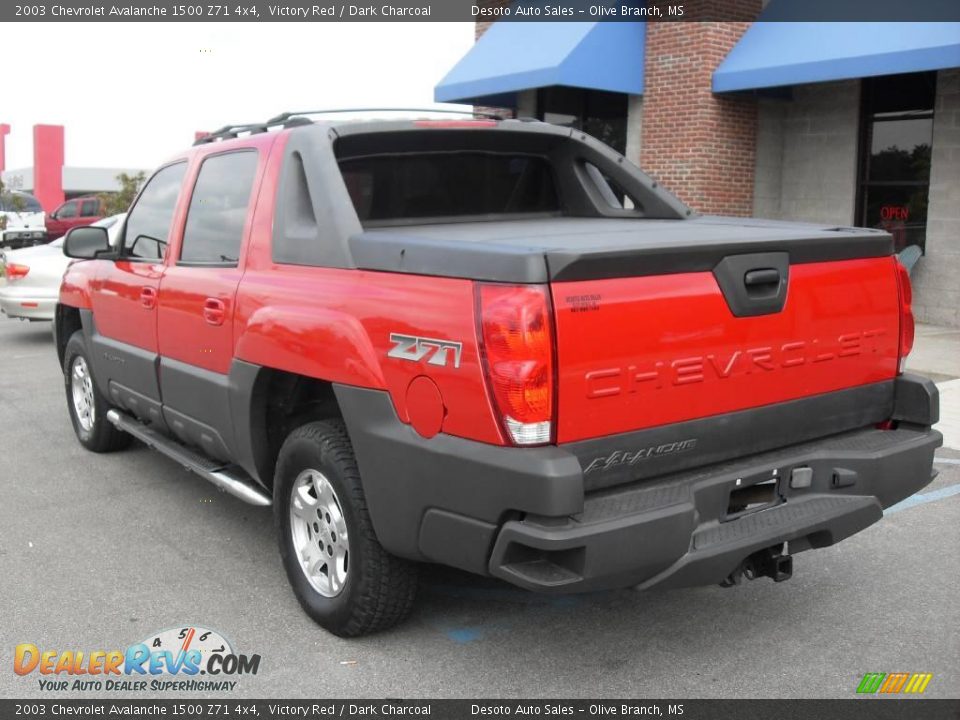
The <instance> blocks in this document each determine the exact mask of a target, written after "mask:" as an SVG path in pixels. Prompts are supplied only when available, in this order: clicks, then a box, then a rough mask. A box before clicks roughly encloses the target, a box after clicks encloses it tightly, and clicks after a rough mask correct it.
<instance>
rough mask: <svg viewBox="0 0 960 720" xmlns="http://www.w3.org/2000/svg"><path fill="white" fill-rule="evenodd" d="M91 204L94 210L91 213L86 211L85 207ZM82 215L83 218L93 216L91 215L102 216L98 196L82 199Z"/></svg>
mask: <svg viewBox="0 0 960 720" xmlns="http://www.w3.org/2000/svg"><path fill="white" fill-rule="evenodd" d="M89 205H93V212H92V213H90V214H86V213H84V211H83V209H84V208H85V207H87V206H89ZM80 217H82V218H91V217H100V201H99V200H97V199H96V198H86V199H84V200H81V201H80Z"/></svg>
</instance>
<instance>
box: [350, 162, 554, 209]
mask: <svg viewBox="0 0 960 720" xmlns="http://www.w3.org/2000/svg"><path fill="white" fill-rule="evenodd" d="M340 171H341V173H342V174H343V179H344V182H345V183H346V186H347V191H348V192H349V193H350V198H351V199H352V200H353V206H354V208H355V209H356V211H357V215H358V216H359V218H360V221H361V222H363V223H374V224H375V223H380V222H382V223H389V222H390V221H402V220H408V219H409V220H413V219H418V220H419V219H431V218H441V219H442V218H471V217H483V216H491V215H519V214H531V213H534V214H542V213H558V212H560V200H559V198H558V196H557V190H556V185H555V183H554V180H553V172H552V169H551V167H550V165H549V163H548V162H547V161H546V160H545V159H544V158H542V157H539V156H535V155H518V154H500V153H485V152H439V153H411V154H398V155H373V156H365V157H359V158H349V159H344V160H341V161H340Z"/></svg>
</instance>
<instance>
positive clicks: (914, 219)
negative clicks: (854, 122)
mask: <svg viewBox="0 0 960 720" xmlns="http://www.w3.org/2000/svg"><path fill="white" fill-rule="evenodd" d="M935 97H936V73H915V74H910V75H892V76H888V77H877V78H867V79H865V80H864V81H863V123H862V132H861V141H860V158H861V160H860V187H859V200H858V218H857V222H858V224H860V225H863V226H866V227H875V228H883V229H884V230H886V231H888V232H889V233H890V234H891V235H893V239H894V243H895V245H896V249H897V251H900V250H902V249H903V248H904V247H906V246H907V245H918V246H920V248H921V249H923V247H924V242H925V239H926V233H927V200H928V197H929V191H930V148H931V144H932V142H933V104H934V98H935Z"/></svg>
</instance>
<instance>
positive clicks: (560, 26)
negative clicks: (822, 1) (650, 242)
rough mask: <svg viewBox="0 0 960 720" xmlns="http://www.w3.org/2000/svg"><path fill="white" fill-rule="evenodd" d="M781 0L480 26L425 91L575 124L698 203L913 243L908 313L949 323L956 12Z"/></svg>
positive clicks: (959, 97)
mask: <svg viewBox="0 0 960 720" xmlns="http://www.w3.org/2000/svg"><path fill="white" fill-rule="evenodd" d="M777 3H778V0H771V2H769V3H766V4H765V3H764V2H763V0H732V2H731V5H730V6H729V7H730V8H732V9H728V10H727V11H726V15H725V17H731V15H732V19H728V20H725V21H723V22H650V23H639V22H638V23H628V22H598V23H562V22H560V23H548V22H542V23H538V22H498V23H494V24H492V25H491V24H490V23H478V26H477V30H478V41H477V44H476V45H475V46H474V48H473V49H472V50H471V51H470V52H469V53H468V54H467V55H466V56H465V57H464V58H463V59H462V60H461V61H460V62H459V63H458V64H457V65H456V66H455V67H454V68H452V69H451V70H450V72H449V73H448V74H447V76H446V77H445V78H444V79H443V80H442V81H441V82H440V83H439V84H438V85H437V87H436V91H435V96H436V99H437V100H438V101H445V102H465V103H471V104H474V105H478V106H484V107H503V108H507V109H508V110H509V111H510V112H513V113H515V114H516V115H518V116H532V117H536V118H539V119H542V120H547V121H550V122H557V123H561V124H568V125H572V126H575V127H577V128H580V129H583V130H585V131H586V132H589V133H591V134H593V135H595V136H596V137H598V138H600V139H602V140H604V141H606V142H608V143H609V144H610V145H612V146H613V147H615V148H616V149H617V150H619V151H620V152H622V153H624V154H625V155H626V156H627V157H628V158H629V159H630V160H632V161H633V162H635V163H637V164H638V165H639V166H640V167H642V168H643V169H644V170H645V171H646V172H647V173H649V174H650V175H651V176H653V177H654V178H656V179H657V180H658V181H659V182H661V183H663V184H664V185H665V186H666V187H668V188H669V189H670V190H672V191H673V192H674V193H675V194H676V195H678V196H679V197H680V198H681V199H683V200H684V201H685V202H686V203H688V204H689V205H690V206H691V207H692V208H694V209H695V210H697V211H698V212H702V213H705V214H722V215H737V216H755V217H767V218H775V219H784V220H802V221H811V222H818V223H831V224H834V223H835V224H837V225H838V226H841V225H860V226H868V227H882V228H885V229H887V230H888V231H889V232H890V233H891V234H892V235H893V236H894V239H895V243H896V246H897V248H898V250H900V249H903V248H905V247H907V246H910V245H915V246H917V247H918V248H919V249H920V250H921V251H923V253H924V257H922V258H921V259H920V260H919V261H918V263H917V265H916V267H915V268H914V271H913V279H914V293H915V301H914V312H915V314H916V316H917V319H918V320H919V321H920V322H929V323H935V324H940V325H947V326H952V327H960V23H863V22H777V21H775V20H776V15H775V13H776V12H777ZM764 5H766V6H765V7H764ZM771 13H773V15H771Z"/></svg>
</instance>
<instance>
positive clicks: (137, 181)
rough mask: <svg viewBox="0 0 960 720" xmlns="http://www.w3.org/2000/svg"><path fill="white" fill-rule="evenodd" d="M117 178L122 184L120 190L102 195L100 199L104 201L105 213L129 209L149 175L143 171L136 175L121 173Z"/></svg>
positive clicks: (110, 213)
mask: <svg viewBox="0 0 960 720" xmlns="http://www.w3.org/2000/svg"><path fill="white" fill-rule="evenodd" d="M116 179H117V182H118V183H119V184H120V190H119V191H117V192H112V193H102V194H101V195H100V199H101V200H102V201H103V208H104V209H103V214H104V215H118V214H119V213H125V212H126V211H127V210H129V209H130V206H131V205H132V204H133V201H134V199H135V198H136V197H137V193H138V192H140V188H141V187H142V186H143V183H144V181H145V180H146V179H147V176H146V174H145V173H144V172H142V171H141V172H138V173H137V174H136V175H128V174H127V173H120V174H119V175H117V178H116Z"/></svg>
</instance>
